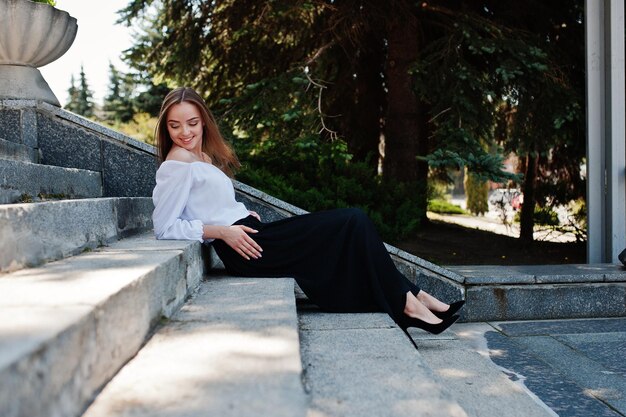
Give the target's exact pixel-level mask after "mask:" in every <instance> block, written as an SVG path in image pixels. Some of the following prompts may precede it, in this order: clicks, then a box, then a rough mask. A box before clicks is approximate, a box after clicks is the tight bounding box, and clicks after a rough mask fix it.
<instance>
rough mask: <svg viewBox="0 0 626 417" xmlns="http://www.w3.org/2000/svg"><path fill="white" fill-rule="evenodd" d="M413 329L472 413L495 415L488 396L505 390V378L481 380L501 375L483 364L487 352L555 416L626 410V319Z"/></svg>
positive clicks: (606, 415) (612, 414) (607, 416)
mask: <svg viewBox="0 0 626 417" xmlns="http://www.w3.org/2000/svg"><path fill="white" fill-rule="evenodd" d="M413 335H414V339H415V340H416V343H417V346H418V351H419V352H420V353H421V354H422V356H424V357H425V358H426V359H427V361H428V363H429V365H430V366H431V368H433V370H434V372H435V373H436V374H437V375H438V376H439V377H440V378H442V379H443V380H444V381H445V382H446V384H447V386H448V387H449V388H450V389H451V390H452V391H454V392H455V394H453V395H456V396H457V400H458V401H459V403H460V405H461V406H462V407H463V408H464V409H465V410H466V411H467V412H468V415H476V416H480V417H483V416H486V415H492V414H493V415H496V414H494V413H493V412H495V411H496V410H494V409H493V408H494V407H491V408H490V407H487V408H485V405H486V404H485V403H486V402H493V403H494V404H495V403H496V402H497V400H498V397H502V396H503V395H504V394H502V393H501V392H500V390H501V387H503V386H504V385H505V384H498V385H499V386H498V387H496V388H494V384H491V385H487V383H485V382H481V380H483V379H485V377H487V379H491V380H493V379H494V376H493V375H490V374H489V372H491V371H490V370H489V368H490V364H486V363H480V360H482V359H480V358H483V359H484V358H485V357H488V358H489V359H490V362H491V363H493V364H495V365H496V366H497V367H499V368H500V371H501V372H502V373H504V375H506V376H507V377H508V379H509V380H510V381H513V382H515V383H516V384H517V385H518V386H519V387H520V388H521V389H523V390H525V391H526V392H527V394H528V395H529V396H530V397H532V398H534V399H535V401H536V402H537V404H539V405H542V406H543V407H544V408H545V409H546V410H547V411H549V412H550V414H551V415H558V416H560V417H618V416H622V417H623V416H626V318H606V319H579V320H551V321H527V322H493V323H467V324H457V325H455V326H453V329H452V331H451V332H446V333H444V334H443V335H441V336H437V337H435V336H430V335H426V334H425V333H419V331H415V333H413ZM455 352H456V353H455ZM459 352H460V353H459ZM476 353H478V355H476ZM472 354H474V355H475V356H474V357H473V356H472ZM446 355H448V356H449V357H445V356H446ZM455 355H456V356H458V357H459V358H461V359H460V360H459V359H458V358H457V359H455ZM442 356H444V357H443V358H442ZM481 374H482V378H481ZM481 383H482V384H483V385H484V386H482V387H476V386H474V387H473V388H468V387H470V386H472V385H480V384H481ZM477 388H479V391H478V393H477ZM465 391H467V393H464V392H465ZM472 410H475V412H472ZM503 411H504V410H502V409H501V410H500V412H503ZM506 415H528V414H526V413H523V414H517V413H508V414H506Z"/></svg>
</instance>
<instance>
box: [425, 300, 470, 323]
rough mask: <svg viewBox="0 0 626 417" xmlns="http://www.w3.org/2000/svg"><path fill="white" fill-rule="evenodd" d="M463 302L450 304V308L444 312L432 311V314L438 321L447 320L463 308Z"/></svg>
mask: <svg viewBox="0 0 626 417" xmlns="http://www.w3.org/2000/svg"><path fill="white" fill-rule="evenodd" d="M463 304H465V300H460V301H456V302H454V303H452V304H450V307H449V308H448V309H447V310H446V311H433V312H432V313H433V314H434V315H435V316H437V317H438V318H440V319H442V320H443V319H447V318H448V317H452V316H454V314H455V313H456V312H457V311H459V310H460V309H461V307H463Z"/></svg>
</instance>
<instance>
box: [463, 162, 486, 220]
mask: <svg viewBox="0 0 626 417" xmlns="http://www.w3.org/2000/svg"><path fill="white" fill-rule="evenodd" d="M463 185H464V186H465V195H466V198H467V210H469V211H470V212H472V213H474V214H485V213H486V212H488V211H489V203H488V200H487V199H488V195H489V184H488V183H487V181H485V180H481V179H480V178H479V177H478V176H477V175H475V174H474V173H472V172H469V171H468V170H467V169H466V170H465V181H464V183H463Z"/></svg>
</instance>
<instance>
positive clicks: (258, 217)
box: [248, 210, 261, 221]
mask: <svg viewBox="0 0 626 417" xmlns="http://www.w3.org/2000/svg"><path fill="white" fill-rule="evenodd" d="M248 213H250V215H251V216H252V217H256V219H257V220H258V221H261V216H259V213H257V212H256V211H252V210H248Z"/></svg>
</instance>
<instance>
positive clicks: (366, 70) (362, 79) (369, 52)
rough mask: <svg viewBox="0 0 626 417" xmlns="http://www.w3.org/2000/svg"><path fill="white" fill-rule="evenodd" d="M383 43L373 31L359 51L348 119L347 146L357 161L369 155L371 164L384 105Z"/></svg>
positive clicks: (375, 163) (375, 156) (375, 161)
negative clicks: (351, 106)
mask: <svg viewBox="0 0 626 417" xmlns="http://www.w3.org/2000/svg"><path fill="white" fill-rule="evenodd" d="M383 60H384V56H383V46H382V39H380V34H379V33H372V34H371V35H370V36H369V37H368V40H367V44H366V45H362V46H361V48H360V50H359V58H358V61H357V62H358V64H357V68H358V73H357V77H356V80H355V81H356V85H355V90H354V98H353V100H354V101H353V109H354V112H351V115H352V118H351V120H350V121H349V123H350V127H349V131H350V135H349V136H348V138H349V139H348V140H349V142H348V146H349V148H350V151H351V152H352V153H354V156H355V158H356V159H357V160H358V161H364V160H365V159H366V157H367V156H368V155H369V156H371V160H370V161H369V162H370V166H371V167H372V168H373V169H374V170H376V168H377V166H378V143H379V142H380V133H381V129H382V127H381V118H382V116H383V113H382V111H383V109H384V108H385V107H386V104H385V92H384V90H383V80H382V77H381V75H380V74H381V72H382V69H383Z"/></svg>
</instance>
